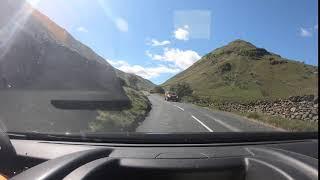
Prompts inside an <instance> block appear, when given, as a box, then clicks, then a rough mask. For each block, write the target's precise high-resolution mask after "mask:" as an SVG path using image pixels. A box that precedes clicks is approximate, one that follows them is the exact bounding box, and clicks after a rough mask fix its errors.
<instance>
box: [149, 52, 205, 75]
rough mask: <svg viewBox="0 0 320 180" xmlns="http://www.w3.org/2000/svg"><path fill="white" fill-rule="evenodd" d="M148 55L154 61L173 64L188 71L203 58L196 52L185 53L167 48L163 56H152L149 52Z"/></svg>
mask: <svg viewBox="0 0 320 180" xmlns="http://www.w3.org/2000/svg"><path fill="white" fill-rule="evenodd" d="M146 55H147V56H149V57H150V58H152V59H153V60H158V61H167V62H172V63H174V65H175V66H176V67H178V68H180V69H182V70H185V69H187V68H188V67H190V66H191V65H192V64H193V63H195V62H196V61H197V60H199V59H200V58H201V56H200V55H199V54H198V53H197V52H195V51H192V50H185V51H184V50H180V49H177V48H165V49H164V52H163V54H162V55H159V54H151V53H150V52H149V51H147V52H146Z"/></svg>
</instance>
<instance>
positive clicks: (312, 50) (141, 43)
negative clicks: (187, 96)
mask: <svg viewBox="0 0 320 180" xmlns="http://www.w3.org/2000/svg"><path fill="white" fill-rule="evenodd" d="M28 1H29V2H31V3H32V4H33V5H34V6H35V7H36V8H37V9H39V10H40V11H41V12H42V13H44V14H46V15H47V16H49V17H50V18H51V19H52V20H53V21H55V22H56V23H57V24H58V25H60V26H62V27H63V28H65V29H66V30H67V31H68V32H70V33H71V34H72V35H73V36H74V37H75V38H76V39H78V40H80V41H81V42H83V43H84V44H86V45H88V46H89V47H91V48H92V49H93V50H94V51H95V52H96V53H98V54H99V55H101V56H102V57H104V58H105V59H106V60H107V61H108V62H109V63H111V64H112V65H113V66H114V67H117V68H119V69H121V70H123V71H126V72H130V73H135V74H138V75H140V76H143V77H145V78H147V79H150V80H151V81H153V82H154V83H156V84H160V83H162V82H164V81H165V80H167V79H168V78H170V77H172V76H174V75H175V74H176V73H178V72H180V71H182V70H184V69H186V68H187V67H189V66H190V65H191V64H192V63H194V62H196V61H197V60H198V59H199V58H200V57H202V56H203V55H205V54H206V53H208V52H210V51H212V50H214V49H215V48H218V47H221V46H223V45H225V44H227V43H229V42H231V41H233V40H235V39H243V40H246V41H249V42H251V43H253V44H255V45H256V46H258V47H263V48H266V49H267V50H269V51H271V52H274V53H277V54H280V55H281V56H283V57H285V58H288V59H293V60H298V61H304V62H305V63H307V64H312V65H318V2H317V0H306V1H301V0H256V1H253V0H223V1H222V0H161V1H160V0H67V1H66V0H55V1H52V0H28Z"/></svg>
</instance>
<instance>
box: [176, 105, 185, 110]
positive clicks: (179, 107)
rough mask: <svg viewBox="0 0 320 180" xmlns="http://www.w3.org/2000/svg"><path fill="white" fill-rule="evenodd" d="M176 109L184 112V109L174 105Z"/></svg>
mask: <svg viewBox="0 0 320 180" xmlns="http://www.w3.org/2000/svg"><path fill="white" fill-rule="evenodd" d="M174 106H175V107H177V108H179V109H180V110H181V111H184V109H183V108H182V107H180V106H177V105H174Z"/></svg>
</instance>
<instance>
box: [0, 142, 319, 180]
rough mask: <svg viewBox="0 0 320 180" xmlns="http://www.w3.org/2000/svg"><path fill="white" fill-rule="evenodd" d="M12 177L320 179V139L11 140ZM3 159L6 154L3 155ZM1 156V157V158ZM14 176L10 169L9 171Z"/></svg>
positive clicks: (241, 179)
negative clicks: (197, 141)
mask: <svg viewBox="0 0 320 180" xmlns="http://www.w3.org/2000/svg"><path fill="white" fill-rule="evenodd" d="M10 143H11V144H12V147H13V148H14V150H15V153H16V157H15V158H13V157H11V160H10V162H11V164H12V165H13V166H14V165H19V167H17V166H16V167H14V168H13V169H14V172H12V171H11V172H10V177H11V178H12V179H17V180H19V179H23V180H28V179H66V180H68V179H70V180H71V179H156V180H157V179H168V180H171V179H172V180H173V179H186V180H194V179H197V180H200V179H203V180H206V179H219V180H231V179H232V180H254V179H259V180H270V179H273V180H278V179H279V180H282V179H283V180H292V179H318V139H317V138H314V139H303V140H286V141H269V142H251V143H228V144H224V143H212V144H209V143H205V144H141V143H140V144H123V143H118V144H117V143H84V142H67V141H45V140H23V139H11V140H10ZM0 155H3V154H0ZM0 158H1V156H0ZM7 172H8V170H7Z"/></svg>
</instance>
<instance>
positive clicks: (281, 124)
mask: <svg viewBox="0 0 320 180" xmlns="http://www.w3.org/2000/svg"><path fill="white" fill-rule="evenodd" d="M233 113H235V114H238V115H241V116H244V117H247V118H249V119H253V120H256V121H260V122H263V123H266V124H269V125H271V126H274V127H278V128H282V129H284V130H287V131H294V132H297V131H298V132H305V131H309V132H310V131H318V123H317V122H311V121H301V120H297V119H286V118H283V117H280V116H271V115H266V114H262V113H257V112H250V113H249V112H248V113H242V112H233Z"/></svg>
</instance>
